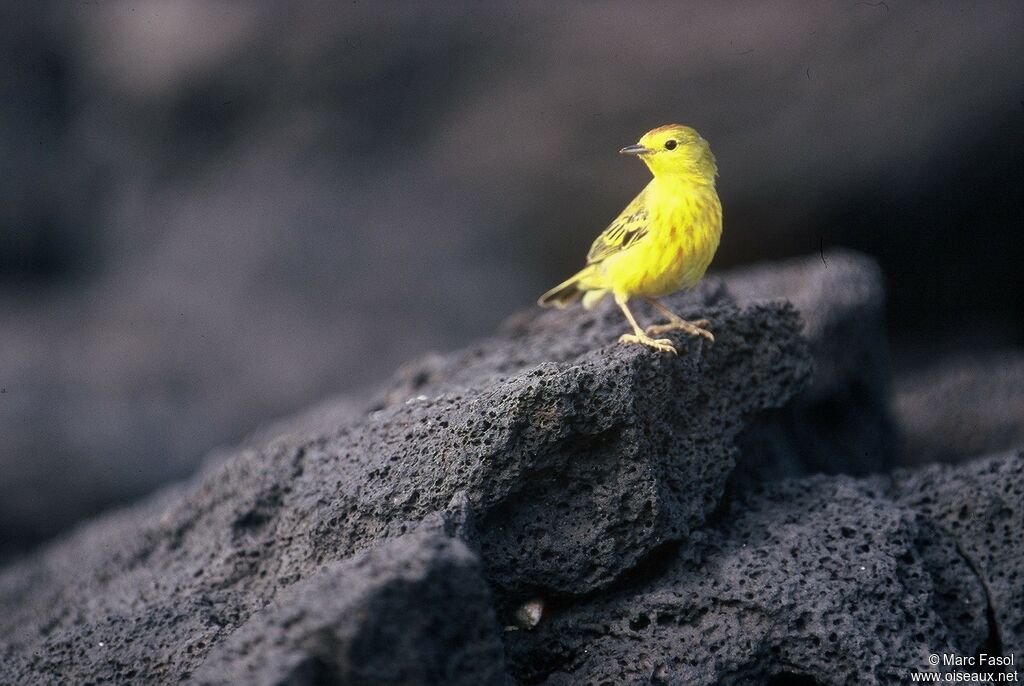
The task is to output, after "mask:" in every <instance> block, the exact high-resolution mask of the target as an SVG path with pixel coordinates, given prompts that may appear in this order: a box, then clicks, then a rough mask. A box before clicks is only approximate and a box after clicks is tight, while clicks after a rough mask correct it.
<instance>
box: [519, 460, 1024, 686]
mask: <svg viewBox="0 0 1024 686" xmlns="http://www.w3.org/2000/svg"><path fill="white" fill-rule="evenodd" d="M1022 484H1024V455H1021V454H1017V455H1004V456H997V457H993V458H989V459H986V460H979V461H977V462H974V463H971V464H970V465H967V466H965V467H963V468H962V469H959V470H957V469H951V468H948V467H947V468H934V469H931V470H929V471H928V472H925V473H922V474H901V475H899V476H898V477H897V478H896V480H895V481H892V480H890V479H888V478H882V477H876V478H870V479H865V480H854V479H851V478H849V477H833V478H825V477H820V476H819V477H813V478H808V479H803V480H798V481H784V482H780V483H776V484H771V485H768V486H767V487H764V488H761V489H756V491H755V492H752V493H749V494H747V495H745V496H744V497H742V498H741V499H738V500H736V501H734V502H733V503H731V505H730V506H729V508H728V510H726V511H725V512H723V513H722V516H721V517H720V519H719V521H718V522H717V524H716V525H715V526H713V527H710V528H709V529H708V530H706V531H705V533H706V535H707V538H706V539H705V541H704V542H703V544H702V546H701V555H700V556H699V558H698V559H694V555H693V551H692V550H683V549H682V548H679V549H671V550H668V551H666V552H665V553H664V554H663V555H661V556H660V558H659V559H658V560H656V561H655V562H656V566H657V571H656V573H653V574H652V573H650V572H648V573H647V574H646V575H641V576H640V577H639V578H638V579H636V580H633V581H631V582H630V583H625V584H623V585H622V587H621V588H618V589H614V590H613V591H612V592H610V593H608V594H605V595H602V596H600V597H593V598H588V599H585V600H583V601H581V602H574V603H569V604H566V605H564V606H562V607H560V608H558V610H557V612H552V613H551V616H550V617H549V619H548V621H546V622H542V623H541V624H540V625H539V627H538V628H537V629H536V630H534V631H532V632H525V631H523V632H514V633H510V634H509V635H508V636H509V638H508V642H507V644H508V650H509V653H508V654H509V661H510V664H511V666H512V669H513V671H514V673H515V674H516V675H517V676H518V677H519V678H520V679H522V680H523V681H524V682H526V683H551V684H581V683H593V684H597V683H613V684H619V683H650V682H651V681H653V682H654V683H672V684H691V685H697V684H722V685H725V684H764V683H769V681H770V680H771V679H773V678H775V679H791V680H794V681H788V682H783V683H809V684H829V685H832V684H835V685H842V684H903V683H909V678H910V677H909V675H908V672H909V671H910V670H915V671H927V670H928V669H929V665H928V663H927V662H926V657H927V656H928V655H929V654H933V653H936V654H943V653H955V654H959V655H975V654H976V653H977V652H979V651H981V652H987V653H988V654H990V655H991V654H997V655H1006V654H1010V653H1016V654H1019V649H1020V648H1019V644H1020V629H1021V624H1020V623H1021V617H1022V607H1021V597H1022V591H1021V584H1020V579H1021V578H1022V576H1021V575H1022V572H1024V559H1022V558H1024V555H1022V552H1021V551H1024V529H1022V527H1021V522H1022V518H1024V485H1022ZM965 485H969V487H968V488H965ZM988 526H992V527H994V529H993V530H992V531H986V530H985V527H988ZM990 611H991V612H990ZM799 678H803V679H805V681H795V680H797V679H799ZM807 679H809V681H807Z"/></svg>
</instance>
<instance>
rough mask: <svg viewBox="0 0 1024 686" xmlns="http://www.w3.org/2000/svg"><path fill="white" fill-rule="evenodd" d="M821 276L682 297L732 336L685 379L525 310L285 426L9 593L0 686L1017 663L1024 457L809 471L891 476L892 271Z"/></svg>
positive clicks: (598, 315) (854, 672)
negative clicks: (980, 655) (996, 657)
mask: <svg viewBox="0 0 1024 686" xmlns="http://www.w3.org/2000/svg"><path fill="white" fill-rule="evenodd" d="M825 257H826V259H827V264H828V265H829V266H828V267H827V268H826V267H824V265H823V266H822V267H821V268H818V267H816V266H814V265H813V263H812V262H811V261H808V260H804V261H802V262H795V263H792V264H789V265H787V266H785V267H784V268H780V269H778V270H777V271H776V272H774V273H773V272H769V271H762V272H758V271H754V272H748V273H740V274H732V275H726V277H725V278H724V279H722V280H709V281H708V282H706V283H705V284H704V285H702V286H701V287H700V288H699V289H698V290H696V291H694V292H692V293H689V294H683V295H679V296H677V297H675V298H672V299H670V300H669V301H668V304H669V305H670V306H671V307H672V308H674V309H675V310H677V311H678V312H680V313H681V314H683V315H684V316H696V315H698V314H699V315H700V316H705V317H707V318H709V319H710V320H711V321H712V324H711V328H712V330H713V331H714V332H715V336H716V342H715V343H714V344H709V343H707V342H705V341H704V340H702V339H689V338H686V337H684V336H682V335H679V336H676V341H677V345H678V347H679V355H678V356H672V355H666V354H659V353H655V352H653V351H650V350H647V349H643V348H640V347H637V346H623V345H619V344H617V343H616V342H615V341H616V338H617V337H618V335H619V334H620V333H622V332H623V331H624V329H625V323H624V322H623V320H622V317H621V314H620V313H619V312H618V311H617V310H616V309H615V308H614V306H612V305H611V304H610V303H606V305H605V306H604V307H601V308H598V309H597V310H595V311H593V312H583V311H582V310H579V309H575V310H572V311H568V312H544V313H537V312H529V313H524V314H523V315H521V316H519V317H516V318H513V319H512V320H510V321H509V322H508V323H507V325H506V327H505V328H504V330H503V331H502V333H501V334H500V335H498V336H497V337H495V338H493V339H490V340H486V341H482V342H480V343H477V344H476V345H473V346H471V347H469V348H467V349H465V350H463V351H461V352H457V353H454V354H451V355H448V356H433V357H429V358H427V359H425V360H423V361H421V362H419V363H415V364H411V365H409V366H407V367H406V368H404V369H402V370H401V371H400V372H399V373H398V374H397V375H396V377H395V378H394V379H393V380H392V381H391V382H390V383H389V384H386V385H385V386H384V387H382V389H381V390H380V391H379V392H377V393H375V394H373V395H372V397H364V398H359V397H354V398H347V399H340V400H337V401H332V402H329V403H326V404H324V405H322V406H320V407H317V408H314V409H313V410H311V411H309V412H308V413H306V414H304V415H302V416H299V417H297V418H295V419H293V420H291V421H288V422H283V423H279V424H276V425H273V426H271V427H270V428H268V429H266V430H264V431H262V432H261V433H260V434H258V435H256V436H253V437H251V438H250V439H249V440H248V441H247V442H246V443H245V444H243V446H242V447H241V448H239V449H238V450H236V451H234V452H225V453H220V454H217V455H215V456H214V457H213V458H211V459H210V460H208V462H207V463H206V464H205V466H204V468H203V469H202V470H201V471H200V473H198V474H197V475H196V476H195V477H194V478H192V479H191V480H190V481H188V482H185V483H182V484H179V485H177V486H174V487H171V488H169V489H166V490H164V491H162V492H160V493H159V494H157V495H156V496H154V497H152V498H150V499H148V500H147V501H144V502H143V503H140V504H138V505H136V506H134V507H133V508H131V509H126V510H123V511H120V512H115V513H112V514H109V515H107V516H104V517H102V518H100V519H98V520H96V521H94V522H92V523H91V524H89V525H87V526H85V527H83V528H81V529H80V530H79V531H77V532H74V533H72V534H70V535H68V536H66V537H65V538H64V539H63V540H61V541H59V542H57V543H56V544H54V545H52V546H50V547H48V548H46V549H44V550H42V551H40V552H38V553H36V554H33V555H31V556H29V557H26V558H25V559H23V560H20V561H18V562H16V563H15V564H13V565H10V566H9V567H7V568H6V569H5V570H3V571H0V665H2V667H0V682H4V683H6V682H12V683H34V682H52V683H85V682H100V681H112V682H117V683H125V682H140V683H151V682H180V681H187V682H198V683H210V684H227V683H262V684H283V683H289V684H314V683H315V684H348V683H357V684H358V683H373V684H408V683H423V684H427V683H432V684H433V683H460V681H461V683H467V684H469V683H480V684H491V683H494V684H501V683H505V682H506V681H511V682H513V683H552V684H558V683H573V684H575V683H595V684H597V683H636V682H639V683H651V682H653V683H672V684H708V685H709V686H710V685H712V684H763V683H771V684H775V685H776V686H777V685H779V684H786V683H788V684H793V683H797V684H804V685H806V684H829V685H833V684H834V685H836V686H839V685H840V684H854V683H856V684H897V683H905V682H906V679H907V673H908V670H912V669H927V668H928V665H927V664H926V663H925V662H924V660H925V658H926V657H927V655H928V654H931V653H942V652H956V653H960V654H964V655H966V654H973V653H974V652H975V651H978V650H985V651H986V652H990V653H1008V652H1011V651H1019V650H1022V649H1024V646H1022V635H1024V631H1022V616H1024V609H1022V595H1024V592H1022V591H1021V590H1020V589H1021V588H1022V587H1024V585H1022V583H1021V581H1022V566H1024V553H1022V551H1024V527H1022V526H1021V524H1022V521H1024V490H1022V487H1021V483H1022V482H1024V481H1022V477H1024V474H1022V472H1024V456H1022V455H1020V454H1004V455H999V456H994V457H990V458H987V459H984V460H980V461H977V462H973V463H969V464H967V465H963V466H960V467H956V468H953V467H932V468H929V469H927V470H924V471H921V472H901V473H896V474H895V475H886V474H876V475H872V476H868V477H865V478H861V479H857V478H854V477H852V476H847V475H839V476H835V475H822V474H819V475H814V476H807V473H808V472H813V471H850V472H857V471H866V470H868V469H872V470H873V469H885V468H887V467H888V466H890V465H891V457H892V454H891V448H892V443H891V431H890V429H891V420H890V419H889V416H888V414H887V411H886V408H887V397H888V395H887V394H888V371H887V362H886V357H885V355H884V350H883V351H881V352H879V351H878V350H877V349H876V348H878V347H884V346H882V343H880V341H884V335H883V332H882V329H881V325H880V318H881V303H882V297H881V289H880V287H879V286H878V285H877V273H876V272H875V271H874V267H873V266H872V264H871V263H870V262H868V261H865V260H864V259H863V258H860V257H858V256H856V255H853V254H849V253H830V254H828V255H826V256H825ZM772 292H775V293H778V292H783V293H788V294H789V296H790V299H791V300H793V301H794V302H796V303H797V304H798V305H799V306H800V307H802V308H803V320H804V322H806V324H803V323H802V322H801V319H800V317H798V315H797V311H796V310H795V309H794V308H793V307H792V305H790V304H787V303H781V302H771V301H767V300H765V295H766V294H768V293H772ZM732 294H735V295H736V296H737V297H735V298H734V297H733V295H732ZM638 310H639V314H640V316H641V318H644V319H647V318H649V317H650V314H651V313H650V312H647V311H645V310H643V309H642V308H638ZM801 327H804V331H805V332H806V334H805V336H806V337H804V336H802V335H801V334H800V331H801ZM872 346H875V347H874V348H873V347H872ZM812 368H815V369H816V370H817V371H816V372H815V374H816V376H814V377H813V378H812V376H811V374H812ZM822 404H824V405H826V406H830V407H831V408H832V409H831V410H830V411H829V412H817V411H814V409H813V408H815V407H820V406H821V405H822ZM809 408H810V409H809ZM830 413H831V414H830ZM864 455H866V458H865V457H864ZM780 475H793V476H797V477H800V478H794V479H788V480H782V481H768V479H770V478H772V477H775V476H780Z"/></svg>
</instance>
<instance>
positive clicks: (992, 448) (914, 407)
mask: <svg viewBox="0 0 1024 686" xmlns="http://www.w3.org/2000/svg"><path fill="white" fill-rule="evenodd" d="M894 391H895V395H894V399H893V412H894V414H895V415H896V419H897V421H898V422H899V424H900V429H901V432H902V438H903V450H902V455H901V459H902V461H903V462H904V463H905V464H908V465H919V464H924V463H926V462H932V461H936V462H959V461H961V460H963V459H964V458H967V457H970V456H972V455H982V454H985V453H989V452H996V451H999V450H1010V449H1013V448H1016V447H1019V446H1022V445H1024V351H1020V350H1012V349H1010V350H1004V351H1000V352H996V353H988V354H984V355H973V356H958V357H954V358H952V359H948V360H944V361H943V362H941V363H940V364H937V365H935V366H932V367H927V368H925V369H922V370H919V371H916V372H913V373H909V374H905V375H902V376H900V377H899V379H898V380H897V383H896V385H895V389H894Z"/></svg>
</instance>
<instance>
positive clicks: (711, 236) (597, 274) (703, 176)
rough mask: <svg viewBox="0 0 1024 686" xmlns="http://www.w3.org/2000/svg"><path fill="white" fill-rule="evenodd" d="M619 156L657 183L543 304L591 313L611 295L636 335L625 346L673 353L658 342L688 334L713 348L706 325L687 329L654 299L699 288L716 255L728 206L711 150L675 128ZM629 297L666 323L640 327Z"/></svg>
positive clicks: (661, 130)
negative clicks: (634, 160) (576, 306)
mask: <svg viewBox="0 0 1024 686" xmlns="http://www.w3.org/2000/svg"><path fill="white" fill-rule="evenodd" d="M619 152H621V153H622V154H623V155H636V156H637V157H639V158H640V159H641V160H643V161H644V163H645V164H646V165H647V167H648V168H649V169H650V170H651V174H653V175H654V178H653V179H651V182H650V183H649V184H647V187H646V188H644V189H643V190H642V191H640V194H639V195H637V196H636V197H635V198H634V199H633V201H632V202H631V203H629V205H627V206H626V209H624V210H623V211H622V213H621V214H620V215H619V216H618V217H617V218H616V219H615V221H613V222H612V223H611V225H609V226H608V228H607V229H605V230H604V232H603V233H602V234H601V235H600V236H598V237H597V240H595V241H594V244H593V245H591V246H590V252H588V253H587V266H586V267H584V268H583V269H582V270H581V271H579V272H577V273H576V274H575V275H574V276H573V277H572V278H570V279H569V280H567V281H565V282H563V283H560V284H559V285H557V286H555V287H554V288H552V289H551V290H550V291H548V292H547V293H545V294H544V295H542V296H541V297H540V300H539V301H538V304H540V305H541V306H543V307H558V308H564V307H568V306H569V305H571V304H573V303H574V302H576V301H577V300H578V299H580V298H583V307H584V308H586V309H588V310H589V309H592V308H593V307H595V306H596V305H597V304H598V303H599V302H600V301H601V299H602V298H604V296H605V295H607V294H608V293H611V294H612V296H614V297H615V302H616V303H617V304H618V306H619V307H620V308H622V312H623V314H625V315H626V319H627V320H629V323H630V325H631V326H632V327H633V333H631V334H630V333H627V334H623V335H622V336H621V337H620V338H619V340H620V341H622V342H624V343H640V344H642V345H646V346H649V347H651V348H654V349H655V350H662V351H664V352H671V353H675V352H676V349H675V346H673V345H672V341H670V340H669V339H667V338H652V336H657V335H659V334H663V333H666V332H668V331H685V332H686V333H688V334H690V335H693V336H703V337H705V338H707V339H708V340H709V341H714V340H715V337H714V336H712V335H711V332H710V331H708V330H707V329H705V328H704V327H706V326H708V321H707V320H706V319H699V320H696V321H692V322H688V321H686V320H685V319H683V318H682V317H680V316H678V315H677V314H675V313H673V312H672V311H671V310H669V309H668V308H666V307H665V306H664V305H662V304H661V303H659V302H658V301H657V300H655V298H660V297H662V296H665V295H669V294H670V293H674V292H676V291H678V290H680V289H682V288H691V287H693V286H694V285H696V283H697V282H698V281H700V279H701V277H703V276H704V272H705V271H707V268H708V265H709V264H710V263H711V258H712V257H714V256H715V251H716V250H717V249H718V241H719V238H720V237H721V235H722V204H721V202H720V201H719V200H718V193H717V192H716V191H715V177H716V176H718V167H717V166H716V164H715V156H714V155H713V154H711V148H710V147H709V146H708V143H707V141H705V140H704V139H703V138H701V137H700V134H698V133H697V132H696V131H694V130H693V129H691V128H690V127H688V126H681V125H679V124H669V125H667V126H661V127H658V128H656V129H654V130H652V131H648V132H647V133H646V134H644V136H643V137H642V138H641V139H640V142H639V143H637V144H636V145H629V146H626V147H625V148H623V149H622V150H620V151H619ZM630 298H643V299H644V300H646V301H647V302H649V303H650V304H651V305H652V306H654V308H655V309H657V310H658V311H659V312H661V313H662V314H663V315H665V317H667V318H668V323H667V324H662V325H659V326H650V327H647V330H646V331H645V330H644V329H642V328H640V325H639V324H637V323H636V319H635V318H634V317H633V313H632V312H630V310H629V305H628V302H629V299H630Z"/></svg>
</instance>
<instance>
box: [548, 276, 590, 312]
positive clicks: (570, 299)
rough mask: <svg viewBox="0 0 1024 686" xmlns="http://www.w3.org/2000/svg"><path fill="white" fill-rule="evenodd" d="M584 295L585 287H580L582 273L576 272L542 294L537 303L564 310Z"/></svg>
mask: <svg viewBox="0 0 1024 686" xmlns="http://www.w3.org/2000/svg"><path fill="white" fill-rule="evenodd" d="M582 297H583V289H582V288H581V287H580V275H579V274H576V275H575V276H573V277H572V278H570V279H568V280H567V281H563V282H562V283H560V284H558V285H557V286H555V287H554V288H552V289H551V290H550V291H548V292H547V293H545V294H544V295H542V296H540V300H538V301H537V304H538V305H540V306H541V307H557V308H558V309H560V310H563V309H565V308H566V307H569V306H570V305H572V304H573V303H574V302H576V301H577V300H579V299H580V298H582Z"/></svg>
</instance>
